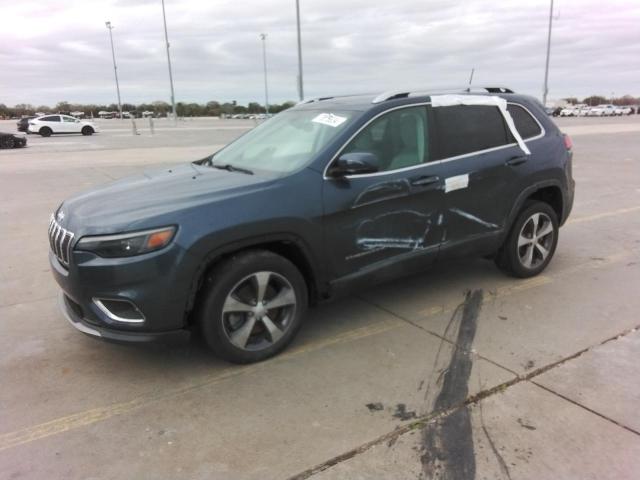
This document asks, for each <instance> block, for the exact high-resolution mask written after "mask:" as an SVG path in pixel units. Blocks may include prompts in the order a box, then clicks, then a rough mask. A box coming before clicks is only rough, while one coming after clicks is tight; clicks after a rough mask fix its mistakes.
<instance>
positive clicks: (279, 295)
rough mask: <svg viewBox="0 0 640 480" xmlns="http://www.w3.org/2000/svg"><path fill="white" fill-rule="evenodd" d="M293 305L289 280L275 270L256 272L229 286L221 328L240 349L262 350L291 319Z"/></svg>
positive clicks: (295, 299) (275, 340)
mask: <svg viewBox="0 0 640 480" xmlns="http://www.w3.org/2000/svg"><path fill="white" fill-rule="evenodd" d="M296 305H297V298H296V293H295V290H294V289H293V286H292V285H291V283H290V282H289V281H288V280H287V279H286V278H285V277H283V276H282V275H280V274H278V273H275V272H267V271H263V272H256V273H253V274H251V275H249V276H247V277H245V278H243V279H242V280H240V281H239V282H238V283H236V285H235V286H234V287H233V288H232V289H231V291H230V292H229V294H228V295H227V297H226V299H225V302H224V305H223V306H222V322H223V328H224V332H225V334H226V335H227V337H228V338H229V340H230V341H231V343H232V344H233V345H234V346H235V347H236V348H239V349H242V350H251V351H256V350H263V349H265V348H269V347H270V346H272V345H273V344H275V343H276V342H277V341H278V340H280V339H281V338H282V337H283V336H284V335H285V333H286V332H287V330H288V328H289V327H290V326H291V324H292V323H293V322H292V320H293V317H294V315H295V311H296Z"/></svg>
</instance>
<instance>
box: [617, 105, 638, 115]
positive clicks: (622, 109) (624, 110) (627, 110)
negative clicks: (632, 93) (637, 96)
mask: <svg viewBox="0 0 640 480" xmlns="http://www.w3.org/2000/svg"><path fill="white" fill-rule="evenodd" d="M632 113H633V108H631V107H629V106H627V105H624V106H618V107H616V108H615V110H614V114H615V115H631V114H632Z"/></svg>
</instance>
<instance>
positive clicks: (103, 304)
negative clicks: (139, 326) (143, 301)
mask: <svg viewBox="0 0 640 480" xmlns="http://www.w3.org/2000/svg"><path fill="white" fill-rule="evenodd" d="M93 303H95V304H96V307H98V308H99V309H100V311H101V312H102V313H104V314H105V315H106V316H107V317H109V318H110V319H111V320H113V321H115V322H124V323H143V322H144V315H143V314H142V312H141V311H140V310H138V307H136V306H135V304H133V303H132V302H130V301H129V300H114V299H106V298H94V299H93Z"/></svg>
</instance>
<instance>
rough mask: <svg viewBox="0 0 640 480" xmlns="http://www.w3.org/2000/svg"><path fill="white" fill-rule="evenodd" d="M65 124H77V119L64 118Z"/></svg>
mask: <svg viewBox="0 0 640 480" xmlns="http://www.w3.org/2000/svg"><path fill="white" fill-rule="evenodd" d="M62 121H63V122H69V123H75V122H76V119H75V118H72V117H62Z"/></svg>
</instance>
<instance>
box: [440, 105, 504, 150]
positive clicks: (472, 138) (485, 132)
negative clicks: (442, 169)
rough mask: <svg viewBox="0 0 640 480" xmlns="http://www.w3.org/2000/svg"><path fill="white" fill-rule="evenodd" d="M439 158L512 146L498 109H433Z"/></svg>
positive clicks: (457, 107) (464, 107) (464, 106)
mask: <svg viewBox="0 0 640 480" xmlns="http://www.w3.org/2000/svg"><path fill="white" fill-rule="evenodd" d="M432 112H433V117H434V123H435V137H436V139H437V155H438V157H437V158H438V159H442V158H449V157H456V156H458V155H464V154H466V153H471V152H477V151H480V150H486V149H488V148H493V147H499V146H501V145H506V144H507V143H511V142H510V140H509V138H508V136H507V127H506V124H505V122H504V119H503V117H502V114H501V113H500V110H499V109H498V107H493V106H488V105H487V106H485V105H454V106H451V107H436V108H432Z"/></svg>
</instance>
